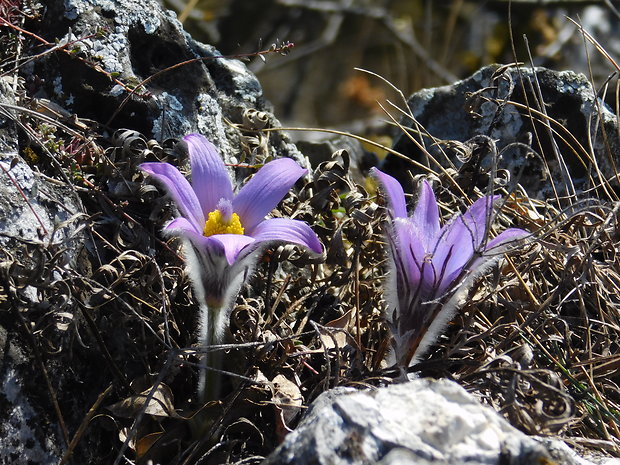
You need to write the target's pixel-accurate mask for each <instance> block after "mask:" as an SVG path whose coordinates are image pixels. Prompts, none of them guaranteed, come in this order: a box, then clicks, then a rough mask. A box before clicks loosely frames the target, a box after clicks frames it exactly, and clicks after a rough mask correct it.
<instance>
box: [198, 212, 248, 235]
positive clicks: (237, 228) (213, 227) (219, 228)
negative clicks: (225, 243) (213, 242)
mask: <svg viewBox="0 0 620 465" xmlns="http://www.w3.org/2000/svg"><path fill="white" fill-rule="evenodd" d="M243 231H244V229H243V226H241V220H240V219H239V215H237V214H236V213H233V214H232V215H231V218H230V221H228V222H226V221H224V218H222V213H221V212H220V211H219V210H214V211H212V212H211V213H209V218H208V219H207V221H205V228H204V230H203V232H202V233H203V234H204V235H205V236H207V237H209V236H213V235H214V234H243Z"/></svg>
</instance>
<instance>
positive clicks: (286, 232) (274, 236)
mask: <svg viewBox="0 0 620 465" xmlns="http://www.w3.org/2000/svg"><path fill="white" fill-rule="evenodd" d="M252 236H253V237H254V239H256V241H257V242H263V241H277V242H290V243H292V244H298V245H302V246H304V247H306V248H308V249H310V250H311V251H313V252H315V253H318V254H320V253H323V245H321V242H320V241H319V238H318V237H317V235H316V233H315V232H314V231H313V230H312V229H311V228H310V226H308V225H307V224H306V223H304V222H303V221H299V220H291V219H288V218H271V219H268V220H265V221H263V222H262V223H260V224H258V225H257V226H256V228H255V229H254V232H253V234H252Z"/></svg>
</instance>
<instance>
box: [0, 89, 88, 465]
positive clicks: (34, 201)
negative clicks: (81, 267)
mask: <svg viewBox="0 0 620 465" xmlns="http://www.w3.org/2000/svg"><path fill="white" fill-rule="evenodd" d="M15 105H16V102H15V99H14V95H13V93H12V91H11V88H10V86H9V85H7V83H6V82H4V81H0V120H2V127H1V128H0V165H1V174H0V261H1V262H2V271H1V272H0V273H1V276H0V289H2V290H1V291H0V292H1V293H2V294H3V295H2V299H0V300H5V299H6V298H7V295H6V294H11V298H10V299H13V300H11V302H12V303H13V310H14V312H5V311H1V312H0V463H7V464H9V463H11V464H20V463H34V464H47V463H50V464H51V463H58V460H59V459H60V450H61V447H60V444H61V442H60V436H59V435H58V433H59V430H58V424H57V417H56V416H55V414H54V413H53V412H54V410H53V408H52V405H51V403H50V399H49V398H48V397H47V396H41V395H36V394H37V393H39V394H40V393H42V392H45V391H46V389H41V386H42V385H43V384H42V383H43V381H42V379H41V378H40V374H41V372H40V367H39V365H37V359H36V357H35V356H34V355H33V352H32V346H31V345H30V344H29V341H28V338H25V337H24V335H23V331H11V330H7V328H9V329H13V328H15V327H20V322H19V321H20V320H19V318H18V314H17V312H18V311H19V310H17V309H18V308H25V307H28V308H36V309H38V310H40V311H43V312H45V313H47V312H48V311H49V313H48V317H47V324H50V325H52V326H56V325H58V326H57V328H58V327H62V326H63V325H64V324H66V322H68V321H71V319H72V318H73V317H74V315H73V311H72V307H73V302H72V301H71V298H70V297H69V296H68V295H67V293H68V292H67V290H66V289H63V287H62V285H61V283H60V280H59V278H60V277H61V272H58V271H57V272H52V268H54V267H57V268H56V269H57V270H63V269H67V267H68V266H70V267H72V268H74V267H75V263H76V260H77V256H78V252H79V251H80V250H81V246H79V244H80V243H83V240H84V237H83V234H80V232H79V229H78V227H79V217H80V213H81V212H82V208H83V207H82V204H81V202H80V199H79V198H78V197H77V194H76V193H75V192H72V191H71V189H69V188H67V187H66V185H62V184H59V183H54V182H50V180H47V179H45V178H44V177H43V176H41V175H40V173H37V172H36V171H35V170H33V169H32V168H31V167H30V166H29V165H28V164H27V163H26V162H25V161H24V160H23V159H22V158H21V156H20V154H19V146H18V141H17V126H16V124H15V120H17V119H18V117H17V116H16V114H15V113H13V112H12V110H11V107H13V106H15ZM54 253H57V255H55V256H53V257H52V256H51V255H48V254H54ZM52 262H53V264H52ZM47 265H51V266H50V267H48V266H47ZM8 286H12V287H13V289H14V292H9V291H8V290H7V287H8ZM40 287H49V288H53V289H55V292H54V294H55V296H54V297H53V299H51V300H47V299H43V298H42V295H41V293H40V292H39V288H40ZM52 309H53V311H50V310H52ZM57 328H56V329H57ZM21 329H23V328H21ZM54 331H55V329H52V330H51V332H54ZM56 381H58V382H59V383H62V382H63V381H65V378H64V377H63V376H62V371H61V372H59V376H58V377H57V378H56Z"/></svg>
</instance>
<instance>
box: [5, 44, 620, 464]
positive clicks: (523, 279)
mask: <svg viewBox="0 0 620 465" xmlns="http://www.w3.org/2000/svg"><path fill="white" fill-rule="evenodd" d="M11 50H12V51H11ZM9 53H14V54H15V53H18V52H17V50H16V49H9V48H6V49H5V54H9ZM4 58H5V59H6V57H4ZM7 63H9V64H8V65H7V66H8V68H7V69H12V64H11V62H10V61H8V62H7ZM386 108H388V109H390V111H391V113H393V116H391V117H390V118H391V119H392V122H393V123H394V124H399V123H398V121H399V120H400V117H401V116H402V114H403V113H407V112H406V111H404V110H402V109H398V107H395V106H389V105H388V106H386ZM528 110H530V109H527V108H526V109H524V113H528ZM0 111H1V112H2V115H3V116H4V117H5V118H6V119H8V120H10V121H11V122H12V123H15V124H16V125H17V127H18V128H19V131H20V134H22V136H25V135H28V136H29V138H30V140H31V143H30V145H28V146H26V145H22V146H21V147H20V149H21V153H20V154H21V155H22V156H23V157H24V158H25V159H27V160H28V161H29V163H30V164H31V165H32V166H33V168H34V169H36V170H38V171H40V172H41V173H42V175H43V176H44V177H45V178H46V179H49V180H51V182H54V183H56V184H61V185H63V186H64V187H65V188H67V189H68V191H70V192H71V193H72V195H76V196H79V198H80V199H81V201H82V203H83V205H84V214H83V215H78V216H76V217H74V218H72V220H71V222H72V223H73V224H76V225H79V234H78V236H77V238H76V239H73V240H72V241H71V242H64V243H58V242H49V241H44V240H42V241H29V242H23V243H21V244H20V245H19V246H17V250H18V251H19V253H16V252H15V251H12V250H8V249H3V250H0V257H1V263H0V265H1V266H0V269H1V271H2V273H1V274H0V276H1V284H2V295H0V315H2V316H1V318H2V321H1V322H2V324H3V325H4V326H5V327H6V328H7V329H10V330H12V331H15V332H16V333H18V334H20V337H22V338H24V340H27V341H28V342H27V347H28V348H29V350H30V351H31V353H32V354H33V359H34V360H36V362H37V370H38V372H39V374H40V375H41V376H43V377H44V378H45V379H47V383H46V384H45V388H44V390H45V394H48V395H49V396H50V397H51V398H52V399H53V400H54V405H55V413H54V416H55V417H56V418H57V419H58V420H59V422H61V423H62V424H64V425H65V426H64V435H65V440H66V455H65V460H66V461H69V460H71V454H74V456H75V457H78V458H80V459H81V460H84V462H89V463H96V462H95V458H97V460H99V462H98V463H120V462H121V461H123V460H124V459H123V455H126V456H127V457H129V458H130V459H131V460H136V461H137V462H139V463H147V461H148V460H151V459H152V460H154V461H155V462H158V461H159V462H161V463H170V464H190V463H216V462H217V463H224V462H226V463H258V462H260V460H261V458H262V457H264V456H265V455H267V454H268V453H269V452H270V451H272V450H273V449H274V448H275V447H276V446H277V444H278V443H279V442H280V441H281V439H282V438H283V437H284V435H285V434H286V431H287V428H291V427H294V425H295V424H296V421H297V420H298V419H299V413H300V412H301V411H302V410H303V409H304V408H305V407H307V405H308V404H309V403H310V402H311V401H312V400H313V399H314V398H316V397H317V396H318V395H319V394H320V393H321V392H323V391H325V390H327V389H329V388H331V387H334V386H337V385H351V386H360V387H361V386H365V385H369V386H378V385H382V384H386V383H391V382H393V377H394V375H395V374H396V373H395V371H394V370H391V369H390V367H384V366H382V364H381V361H382V359H383V356H384V355H385V353H386V351H387V350H388V349H389V338H388V334H387V331H386V327H385V324H384V322H383V311H384V302H383V293H382V281H383V278H384V275H385V272H386V261H385V244H384V242H383V224H384V221H385V215H384V211H383V208H382V207H381V205H382V204H383V203H382V201H380V200H378V199H377V198H376V196H375V194H374V192H371V193H369V192H368V191H367V188H366V187H361V186H360V184H364V185H366V183H365V181H366V180H364V179H361V178H359V177H356V178H353V176H352V175H351V169H350V166H349V158H348V154H346V153H343V152H341V153H336V154H334V157H333V160H331V161H329V162H325V163H323V164H321V165H320V166H319V167H318V168H317V169H316V170H315V171H314V173H313V175H312V177H309V178H307V179H304V180H303V182H302V184H303V186H300V188H299V189H298V190H297V191H296V192H295V193H293V194H291V195H290V196H288V197H287V198H286V199H285V201H284V202H283V203H282V204H281V205H280V206H279V207H278V209H277V210H276V211H275V212H274V215H282V216H287V217H294V218H297V219H302V220H305V221H308V222H309V223H310V224H312V225H313V227H314V228H315V230H316V231H317V233H318V234H319V236H320V238H321V240H322V242H323V244H324V245H325V246H326V249H327V254H326V260H325V262H317V261H314V260H312V259H311V258H310V257H308V256H306V255H305V254H304V253H302V252H300V251H299V250H297V249H295V248H291V247H281V248H278V249H276V250H272V251H271V252H270V253H268V254H267V255H266V256H265V257H264V259H263V261H262V262H261V264H260V266H259V267H258V271H257V274H256V276H254V278H253V279H252V280H250V281H249V283H248V284H247V285H246V286H245V287H244V288H243V289H242V292H241V295H240V296H239V298H238V300H237V303H236V307H235V310H234V312H233V315H232V317H231V330H232V338H233V339H232V340H231V341H229V342H230V344H228V345H226V346H222V347H217V348H212V349H213V350H225V351H226V357H227V360H228V363H227V364H225V367H227V368H226V369H227V370H228V371H229V373H227V374H225V375H224V376H225V380H226V391H225V392H226V395H225V397H223V398H222V400H221V401H220V402H216V403H213V404H209V405H206V406H203V405H196V401H195V397H196V396H195V392H194V389H195V384H196V361H197V357H196V353H197V350H196V348H195V347H194V346H193V344H194V340H195V333H196V313H197V306H196V304H195V302H194V299H193V297H192V292H191V287H190V285H189V281H188V278H187V276H186V274H185V271H184V266H183V260H182V257H181V256H180V252H179V246H180V244H179V242H178V241H177V240H176V239H170V240H168V241H164V240H163V239H162V237H161V235H160V230H161V228H162V226H163V225H164V224H165V222H166V221H168V220H170V219H171V218H172V217H173V215H174V212H173V210H172V207H171V205H170V203H169V202H168V201H167V200H166V199H164V198H163V197H162V196H161V194H160V192H159V191H158V190H157V189H156V188H154V187H153V186H150V185H148V184H145V182H144V179H143V176H142V174H141V173H140V172H139V171H138V170H137V165H138V164H139V163H140V162H142V161H144V160H151V161H154V160H158V161H168V162H170V163H173V164H177V165H179V166H181V167H183V166H185V162H186V160H183V159H179V157H178V154H177V153H176V152H175V151H174V149H173V146H174V141H159V142H157V141H153V140H147V138H145V137H144V136H143V135H141V134H138V133H135V132H133V131H129V130H122V131H119V132H117V133H116V134H115V135H114V137H112V138H110V139H105V138H104V137H103V136H102V134H97V133H96V129H95V127H94V126H93V127H89V126H87V125H86V126H84V127H82V126H80V125H77V126H76V125H71V124H68V122H67V121H63V120H62V119H59V118H57V117H55V116H52V117H49V116H45V114H42V113H40V112H34V111H30V110H29V109H28V108H27V107H26V104H25V101H24V102H21V101H20V102H18V106H16V107H8V106H6V105H4V104H2V105H0ZM530 113H531V114H532V117H533V118H538V119H541V118H542V119H544V116H541V115H540V114H538V113H532V112H530ZM77 116H78V117H79V115H77ZM238 123H239V124H240V126H239V127H237V129H238V130H239V131H242V132H243V134H242V136H243V137H247V138H249V137H259V138H260V139H261V140H263V141H267V142H268V141H269V138H270V137H271V134H272V132H270V131H269V130H266V129H265V130H254V131H250V130H242V129H241V127H242V126H241V123H242V122H238ZM552 123H554V124H556V123H557V122H552ZM84 124H86V123H84ZM557 125H558V126H561V125H559V123H557ZM403 129H405V128H403ZM418 130H423V128H418ZM94 134H96V136H97V137H96V138H95V137H94ZM444 142H446V141H444ZM582 143H583V146H582V147H576V148H575V150H576V151H579V152H583V151H585V154H584V157H585V158H586V159H587V158H589V159H590V160H593V159H595V155H594V154H593V153H591V151H589V150H587V149H583V147H588V144H587V143H586V142H585V141H582ZM383 149H386V150H389V148H387V147H383ZM248 156H249V153H248ZM429 171H431V173H430V174H432V175H433V176H434V177H436V179H437V180H438V181H439V185H440V186H441V190H440V198H441V201H442V207H443V208H442V211H444V212H446V215H445V216H450V215H449V212H454V211H457V210H458V209H459V208H461V207H462V206H463V204H464V203H467V200H475V197H476V196H478V195H482V194H483V193H484V192H483V191H482V190H480V188H478V189H473V190H472V191H471V193H470V197H471V198H469V199H467V200H465V201H464V192H463V191H462V190H461V189H460V187H459V185H461V183H460V179H461V177H462V176H464V175H467V176H470V175H471V173H463V172H460V171H459V170H456V169H453V168H450V167H439V166H437V165H436V166H434V167H432V169H431V168H430V167H429ZM476 174H477V176H478V179H481V180H486V181H488V184H487V183H486V181H485V182H484V183H483V187H484V186H491V187H492V189H494V190H495V191H496V192H497V193H500V194H503V196H504V198H505V199H506V203H505V204H504V206H503V213H502V216H501V222H502V223H504V224H505V225H514V226H518V227H521V228H524V229H527V230H528V231H530V232H531V233H532V237H531V240H530V241H529V242H528V243H527V244H526V245H524V246H523V247H522V248H520V249H519V250H518V251H517V253H514V254H512V255H510V256H509V257H507V258H506V259H505V260H502V261H501V266H498V267H497V268H496V269H494V271H493V272H492V273H491V274H490V275H489V276H488V277H487V278H485V279H483V280H481V281H479V282H478V283H477V285H476V286H475V288H474V289H472V291H471V293H470V297H469V299H468V302H467V304H466V305H465V307H464V308H463V309H462V311H461V312H460V313H459V315H458V316H457V318H456V319H455V320H454V321H453V322H452V324H451V326H450V329H449V331H448V332H447V333H446V334H445V336H443V337H442V338H441V339H440V340H439V341H438V343H437V344H436V345H435V346H434V348H433V350H432V352H431V353H430V354H429V356H428V359H427V360H426V361H424V362H422V363H420V364H419V365H417V366H415V367H413V369H412V370H413V371H416V372H419V373H420V374H421V375H422V376H441V377H448V378H451V379H454V380H455V381H457V382H458V383H459V384H461V385H463V386H464V387H465V388H467V389H468V390H469V391H471V392H473V393H475V394H476V395H477V396H479V397H480V398H481V399H482V400H483V401H484V402H485V403H488V404H490V405H492V406H493V407H494V408H495V409H496V410H497V411H499V412H500V413H501V414H503V415H504V416H505V417H506V418H507V419H509V421H510V422H511V423H512V424H514V425H515V426H516V427H518V428H520V429H522V430H523V431H526V432H528V433H531V434H542V435H553V436H559V437H562V438H564V439H565V440H567V441H568V442H569V443H572V444H574V445H577V446H584V447H588V448H591V449H596V450H600V451H604V452H606V453H609V454H612V455H616V456H620V443H619V441H618V439H617V438H618V437H620V432H619V431H618V428H619V425H620V406H619V405H618V403H619V402H620V391H619V388H618V383H619V382H620V377H619V373H620V357H619V356H618V355H617V354H618V352H619V345H620V322H619V321H618V320H619V316H620V314H619V311H618V305H619V301H620V297H619V296H620V292H619V291H620V264H619V263H618V260H619V257H620V250H619V244H620V236H619V234H618V226H617V225H618V222H617V220H618V211H619V209H620V207H619V206H618V203H617V202H618V199H617V197H616V192H617V190H618V185H617V183H616V180H614V179H612V180H610V181H602V182H601V186H599V187H600V188H599V189H597V191H596V192H597V194H596V197H595V198H589V199H586V198H585V197H583V198H577V197H575V198H573V199H569V200H568V201H567V202H562V203H557V202H554V201H550V202H548V203H546V204H545V203H543V202H534V201H532V200H530V199H529V196H528V193H527V192H526V191H525V190H524V189H522V188H516V189H510V190H508V189H507V188H505V187H502V186H499V185H498V184H497V183H494V181H495V173H493V172H483V171H480V172H478V173H476ZM616 179H617V177H616ZM371 187H372V186H371ZM564 187H566V186H564ZM24 201H27V200H24ZM76 241H77V242H76ZM76 243H77V244H85V247H84V249H83V250H82V252H81V253H80V254H79V256H78V259H77V260H76V261H72V262H66V261H65V260H66V257H67V254H65V253H63V252H64V251H65V250H66V249H67V248H68V247H75V246H76V245H75V244H76ZM20 256H34V257H36V258H35V259H34V260H33V261H30V262H26V261H24V260H21V259H20V258H19V257H20ZM27 288H28V289H31V288H35V289H36V292H37V293H38V301H39V302H44V303H46V304H45V305H41V304H38V303H36V302H33V300H32V299H30V298H29V297H28V293H27V292H26V289H27ZM43 394H44V393H39V395H43ZM111 449H113V452H112V453H110V450H111Z"/></svg>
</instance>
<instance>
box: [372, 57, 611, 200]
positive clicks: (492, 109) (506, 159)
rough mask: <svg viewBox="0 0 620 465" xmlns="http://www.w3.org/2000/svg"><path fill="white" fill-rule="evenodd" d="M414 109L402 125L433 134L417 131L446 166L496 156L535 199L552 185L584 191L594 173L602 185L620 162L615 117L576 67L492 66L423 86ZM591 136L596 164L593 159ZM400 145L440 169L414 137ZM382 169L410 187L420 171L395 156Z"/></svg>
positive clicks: (486, 163)
mask: <svg viewBox="0 0 620 465" xmlns="http://www.w3.org/2000/svg"><path fill="white" fill-rule="evenodd" d="M542 102H544V104H543V103H542ZM528 105H529V107H530V108H531V109H532V110H531V112H530V110H528ZM408 106H409V109H410V110H411V113H412V114H413V116H414V117H415V119H416V122H415V123H414V122H413V121H411V120H410V119H409V118H405V119H404V121H403V124H404V126H406V127H411V128H414V129H415V128H416V127H417V126H416V125H417V124H419V125H421V126H422V127H423V128H424V129H425V130H426V131H428V134H425V132H424V131H422V132H421V133H420V134H418V133H416V132H415V131H413V132H412V135H413V137H414V138H415V139H416V140H417V141H418V143H419V144H422V145H423V146H425V147H426V150H428V152H429V153H430V154H431V155H432V156H433V157H434V158H435V159H436V160H437V161H438V162H439V163H440V164H441V165H442V166H444V167H448V166H450V165H451V164H453V165H454V166H455V167H456V169H461V168H462V167H463V165H464V164H465V163H469V164H471V165H476V164H478V165H480V166H481V167H482V168H483V169H485V170H488V169H489V168H490V166H491V164H492V163H493V162H494V161H497V167H498V169H506V170H508V171H509V172H510V173H511V178H512V180H516V181H518V182H520V183H521V184H522V185H524V186H525V188H526V190H527V192H528V194H529V195H530V196H532V197H539V198H552V196H553V189H552V186H551V183H552V182H554V183H555V185H556V188H557V189H558V190H559V192H558V193H559V194H560V195H562V194H566V193H569V194H570V193H572V188H570V187H568V188H567V187H566V186H567V185H570V184H571V183H572V184H573V185H574V190H575V191H576V193H580V192H584V191H586V190H587V189H588V188H589V187H590V186H591V182H590V181H589V176H592V179H594V180H595V182H596V179H599V178H600V175H599V174H598V173H597V170H600V173H601V174H602V175H603V176H604V177H605V178H608V179H609V178H610V177H612V176H613V173H614V168H613V167H614V164H616V163H617V162H618V160H617V153H618V150H619V149H620V140H619V138H618V122H617V118H616V116H615V114H614V113H613V112H612V111H611V110H610V109H609V108H608V107H607V106H606V105H605V104H604V103H603V102H602V100H601V99H599V98H598V97H597V95H596V94H595V93H594V91H593V89H592V86H591V85H590V82H589V81H588V79H587V78H586V76H584V75H582V74H576V73H574V72H572V71H561V72H559V71H552V70H549V69H545V68H533V69H532V68H528V67H519V68H517V67H511V66H499V65H491V66H487V67H484V68H482V69H480V70H479V71H477V72H476V73H475V74H474V75H472V76H471V77H469V78H467V79H464V80H462V81H458V82H456V83H454V84H452V85H448V86H443V87H437V88H432V89H424V90H421V91H419V92H417V93H415V94H413V95H412V96H411V97H410V98H409V101H408ZM530 114H531V117H530ZM532 121H535V122H534V123H532ZM547 122H549V124H547ZM551 135H553V137H551ZM590 138H591V140H592V151H593V153H594V154H595V157H596V163H597V166H595V165H594V163H593V162H592V160H589V159H588V158H589V157H588V155H587V152H588V151H589V147H588V140H589V139H590ZM491 141H494V143H495V145H496V149H497V154H498V156H497V157H494V154H493V150H492V148H491V147H490V145H491V144H492V142H491ZM526 146H530V147H531V148H532V149H533V150H534V151H535V152H536V154H534V152H532V151H529V150H527V149H526ZM394 148H395V149H396V150H397V151H399V152H401V153H402V154H404V155H406V156H408V157H410V158H411V159H413V160H416V161H418V162H421V163H423V164H426V165H427V166H429V167H430V168H433V169H435V170H438V168H437V166H436V164H434V163H433V162H432V161H430V160H428V159H427V156H426V155H425V154H424V153H423V152H422V151H421V150H420V149H419V147H418V145H416V143H414V142H413V141H411V140H410V139H409V137H407V136H404V135H400V136H399V137H398V139H397V140H396V142H395V144H394ZM558 155H560V156H558ZM543 160H544V161H543ZM545 164H546V165H547V166H548V169H547V168H546V167H545ZM563 165H565V166H563ZM383 169H384V170H385V171H387V172H388V173H390V174H392V175H394V176H395V177H397V178H398V179H399V180H400V181H401V182H402V183H404V184H406V185H407V186H409V188H411V180H410V176H409V174H408V171H409V170H411V171H413V172H414V173H416V172H419V171H418V170H419V168H416V167H415V166H413V165H412V164H410V163H407V162H406V161H404V160H402V159H399V158H397V157H395V156H394V155H391V154H390V155H388V157H386V159H385V163H384V165H383ZM420 172H421V171H420Z"/></svg>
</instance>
